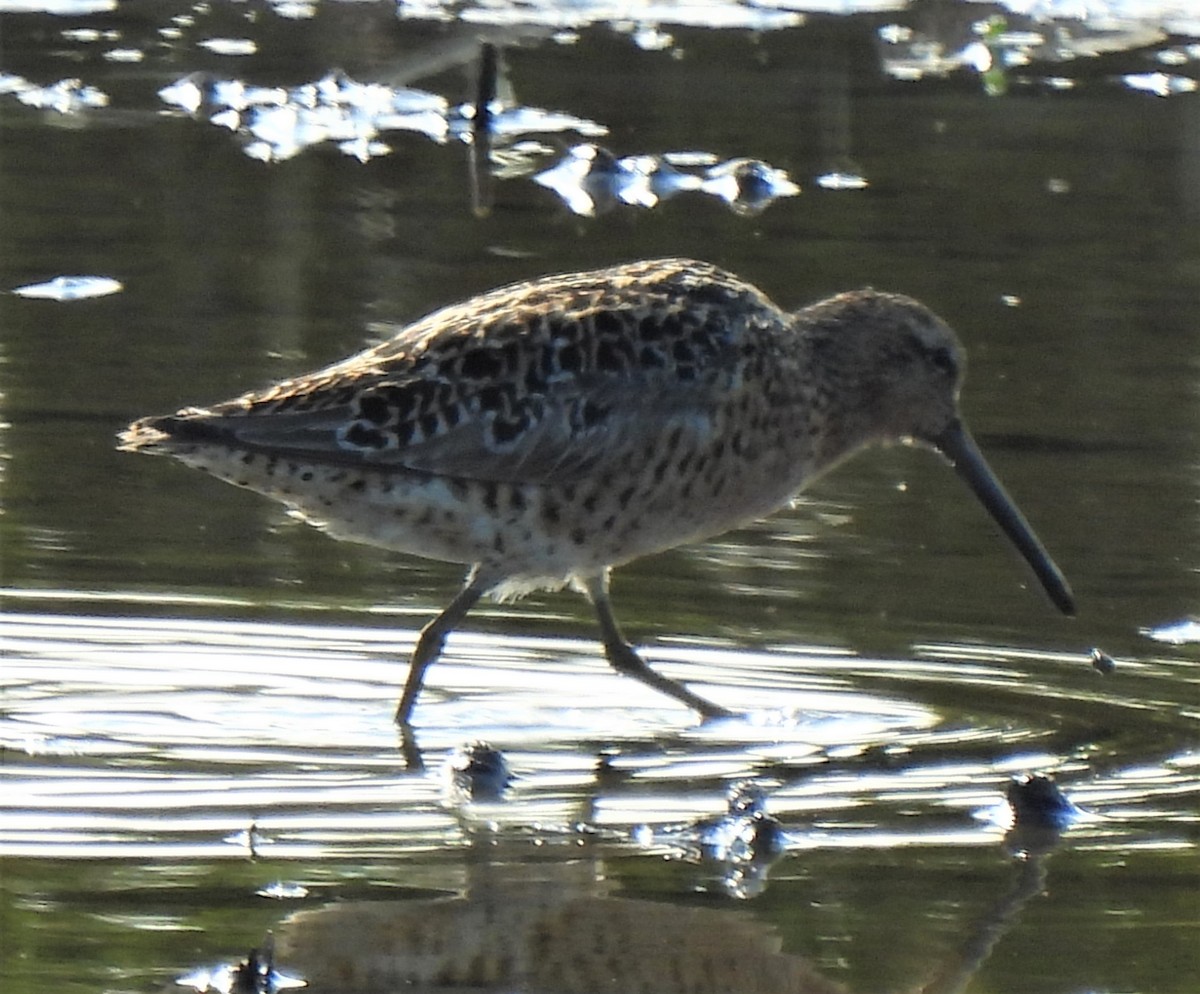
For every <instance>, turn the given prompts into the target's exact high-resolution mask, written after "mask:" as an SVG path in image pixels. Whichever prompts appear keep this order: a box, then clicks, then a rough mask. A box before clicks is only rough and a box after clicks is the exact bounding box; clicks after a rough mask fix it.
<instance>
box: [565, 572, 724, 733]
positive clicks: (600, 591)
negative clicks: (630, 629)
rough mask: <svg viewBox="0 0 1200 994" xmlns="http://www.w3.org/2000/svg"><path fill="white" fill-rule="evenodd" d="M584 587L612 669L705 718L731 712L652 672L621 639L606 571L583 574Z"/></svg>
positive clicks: (718, 716) (623, 638) (721, 716)
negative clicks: (594, 613) (585, 576)
mask: <svg viewBox="0 0 1200 994" xmlns="http://www.w3.org/2000/svg"><path fill="white" fill-rule="evenodd" d="M584 589H585V590H586V592H587V596H588V599H589V600H590V601H591V602H592V606H593V607H594V608H595V609H596V619H597V620H598V621H599V622H600V637H601V638H602V639H603V640H604V655H605V657H606V658H607V659H608V661H609V663H610V664H611V665H612V667H613V669H615V670H616V671H617V672H618V673H624V674H626V675H627V676H631V677H633V678H634V679H636V680H640V681H641V682H642V683H644V684H646V686H648V687H653V688H654V689H655V690H657V691H661V692H662V693H664V694H666V695H668V696H669V697H673V698H675V700H677V701H679V702H680V703H682V704H685V705H686V706H687V707H689V708H691V709H692V710H693V711H697V712H699V713H700V714H701V715H703V716H704V717H705V718H728V717H730V716H731V715H732V714H733V712H732V711H730V710H728V709H726V708H723V707H720V706H719V705H717V704H713V703H712V702H711V701H706V700H705V699H704V698H703V697H700V696H698V695H697V694H693V693H692V692H691V691H690V690H688V689H687V687H685V686H683V684H681V683H677V682H676V681H674V680H672V679H671V678H670V677H665V676H663V675H662V674H661V673H656V672H655V671H654V670H652V669H651V668H650V667H649V666H647V665H646V661H645V660H644V659H642V657H641V656H639V655H638V654H637V652H636V650H635V649H634V648H633V646H631V645H630V644H629V643H628V642H627V641H626V640H625V636H624V635H622V634H621V629H620V627H619V626H618V625H617V619H616V618H615V617H613V611H612V602H611V601H610V600H609V598H608V574H607V573H599V574H597V575H595V576H589V577H587V578H586V579H585V581H584Z"/></svg>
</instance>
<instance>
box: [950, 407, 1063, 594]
mask: <svg viewBox="0 0 1200 994" xmlns="http://www.w3.org/2000/svg"><path fill="white" fill-rule="evenodd" d="M933 444H934V445H935V446H936V447H937V449H938V450H939V451H940V452H941V453H942V455H944V456H945V457H946V458H947V459H949V460H950V463H951V465H953V466H954V468H955V469H956V470H958V475H959V476H961V477H962V478H963V480H965V481H966V484H967V486H969V487H970V488H971V489H972V490H973V491H974V493H975V496H976V497H978V498H979V500H980V501H981V502H982V503H983V506H984V507H986V508H987V509H988V513H989V514H990V515H991V516H992V518H993V519H994V520H995V522H996V524H998V525H999V526H1000V530H1001V531H1003V532H1004V534H1005V535H1007V536H1008V537H1009V539H1010V540H1011V541H1012V543H1013V545H1015V546H1016V547H1017V549H1018V550H1019V551H1020V553H1021V555H1022V556H1024V557H1025V561H1026V562H1027V563H1029V565H1030V566H1031V567H1033V571H1034V573H1036V574H1037V578H1038V579H1039V580H1041V581H1042V586H1043V587H1044V588H1045V590H1046V593H1047V594H1048V595H1049V597H1050V599H1051V600H1052V601H1054V604H1055V606H1056V607H1057V608H1058V609H1059V610H1060V611H1062V613H1063V614H1074V613H1075V595H1074V594H1073V593H1071V586H1070V584H1068V583H1067V579H1066V577H1065V576H1063V574H1062V570H1060V569H1059V568H1058V567H1057V566H1056V565H1055V563H1054V560H1053V559H1051V558H1050V553H1048V552H1047V551H1046V549H1045V547H1044V546H1043V545H1042V543H1041V542H1039V541H1038V538H1037V536H1036V535H1034V533H1033V529H1032V528H1030V527H1029V522H1027V521H1026V520H1025V517H1024V515H1022V514H1021V512H1020V511H1018V510H1017V505H1016V504H1014V503H1013V502H1012V498H1011V497H1009V496H1008V494H1007V493H1006V492H1005V490H1004V487H1003V486H1002V485H1001V483H1000V481H999V480H997V479H996V476H995V474H994V473H993V472H992V470H991V467H989V466H988V464H987V461H986V460H985V459H984V458H983V453H982V452H980V451H979V447H978V446H977V445H976V444H975V440H974V439H973V438H971V435H970V432H968V431H967V429H966V428H965V427H964V426H963V424H962V422H960V421H957V420H956V421H954V422H953V423H952V424H951V425H950V427H949V428H947V429H946V430H945V431H944V432H942V434H941V435H940V436H939V437H938V438H935V439H934V440H933Z"/></svg>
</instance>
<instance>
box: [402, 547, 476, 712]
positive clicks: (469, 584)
mask: <svg viewBox="0 0 1200 994" xmlns="http://www.w3.org/2000/svg"><path fill="white" fill-rule="evenodd" d="M496 582H497V581H496V578H495V577H494V576H492V575H490V574H488V575H485V571H484V570H482V569H480V567H479V566H474V567H472V568H471V572H470V573H468V574H467V579H466V582H465V583H464V584H463V587H462V589H461V590H460V591H459V592H458V593H457V594H456V595H455V596H454V600H452V601H451V602H450V603H449V604H448V605H447V606H446V610H444V611H443V612H442V613H441V614H439V615H438V616H437V617H436V618H434V619H433V621H431V622H429V624H428V625H426V626H425V627H424V628H422V629H421V635H420V637H419V638H418V639H417V645H416V648H414V649H413V654H412V659H411V660H410V661H409V664H408V679H407V680H406V681H405V682H404V693H403V694H401V695H400V703H399V704H398V705H397V706H396V724H397V725H400V726H401V727H402V728H403V727H405V726H407V725H408V720H409V718H410V717H411V715H412V709H413V705H415V704H416V703H417V695H418V694H420V692H421V685H422V684H423V683H424V682H425V671H426V670H427V669H429V667H430V666H431V665H432V664H433V663H434V662H435V661H436V660H437V658H438V656H440V655H441V654H442V647H443V646H444V645H445V644H446V636H447V635H449V634H450V633H451V632H452V631H454V629H455V628H457V627H458V624H459V622H460V621H462V620H463V618H465V617H466V615H467V612H468V611H470V610H471V608H473V607H474V606H475V605H476V604H477V603H479V598H480V597H482V596H483V595H484V594H486V593H487V592H488V591H489V590H490V589H491V588H492V587H494V586H495V585H496Z"/></svg>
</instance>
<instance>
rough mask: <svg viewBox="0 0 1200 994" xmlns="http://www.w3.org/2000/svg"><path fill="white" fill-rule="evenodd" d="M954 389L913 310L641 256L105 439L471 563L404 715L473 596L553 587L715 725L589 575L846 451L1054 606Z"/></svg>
mask: <svg viewBox="0 0 1200 994" xmlns="http://www.w3.org/2000/svg"><path fill="white" fill-rule="evenodd" d="M962 377H963V352H962V348H961V347H960V346H959V343H958V340H957V339H956V338H955V335H954V333H953V332H952V331H951V330H950V329H949V328H948V327H947V326H946V325H945V324H944V323H943V322H942V321H941V320H940V319H939V318H938V317H936V316H935V315H934V314H933V313H931V312H930V311H929V310H928V309H927V308H926V307H924V306H923V305H922V304H920V303H918V302H917V301H915V300H912V299H911V298H908V297H903V296H899V295H896V294H890V293H878V292H875V291H872V290H859V291H854V292H851V293H844V294H840V295H839V296H836V297H832V298H830V299H828V300H824V301H821V302H820V303H817V304H813V305H812V306H810V307H806V308H804V309H803V310H800V311H797V312H795V313H793V314H788V313H786V312H784V311H782V310H780V309H779V308H778V307H777V306H776V305H775V304H773V303H772V302H771V301H770V300H769V299H767V297H766V296H764V295H763V294H762V293H761V292H760V291H759V290H757V289H755V288H754V287H753V286H751V285H749V284H748V283H745V282H743V281H742V280H740V279H738V278H737V277H735V276H733V275H731V274H729V273H727V272H723V271H722V270H720V269H717V268H715V267H714V266H711V265H708V264H706V263H702V262H694V261H690V260H683V259H660V260H654V261H649V262H636V263H632V264H629V265H625V266H618V267H615V268H612V269H604V270H599V271H596V272H588V273H573V274H569V275H564V276H551V277H547V278H544V279H538V280H533V281H531V282H528V283H520V284H517V285H514V286H509V287H505V288H502V289H499V290H494V291H492V292H490V293H485V294H483V295H481V296H478V297H474V298H472V299H470V300H468V301H465V302H464V303H461V304H455V305H453V306H450V307H446V308H444V309H442V310H439V311H435V312H434V313H433V314H430V315H429V316H427V317H425V318H423V319H421V320H420V321H417V322H416V323H414V324H412V325H409V326H408V327H406V328H404V329H403V330H401V331H400V332H399V333H398V334H396V336H395V337H393V338H391V339H389V340H388V341H386V342H383V343H382V344H380V345H376V346H375V347H374V348H370V349H367V350H366V351H364V352H361V353H359V354H358V355H355V356H352V357H350V358H349V359H345V360H343V361H342V362H338V363H335V364H334V365H332V366H328V367H326V368H325V369H322V370H319V371H317V372H315V373H310V374H308V375H307V376H299V377H296V378H295V379H289V380H284V381H282V382H281V383H277V384H275V385H274V386H271V387H267V388H266V389H263V390H259V391H255V392H253V393H248V394H245V395H244V396H242V397H238V398H236V399H234V400H229V401H225V402H224V403H220V404H216V405H214V406H212V407H208V408H194V407H188V408H184V409H183V410H181V411H179V412H177V413H175V414H170V415H166V416H163V417H150V418H143V419H142V420H140V421H137V422H134V424H132V425H131V426H130V427H129V428H128V429H127V430H126V431H125V432H124V433H123V434H122V435H121V441H122V443H123V444H122V447H123V448H124V449H127V450H137V451H141V452H150V453H163V454H167V455H171V456H174V457H176V458H177V459H179V460H181V461H182V462H184V463H186V464H188V465H189V466H195V467H197V468H199V469H203V470H205V471H207V472H209V473H211V474H213V475H214V476H217V477H219V478H220V479H223V480H227V481H229V482H230V483H234V484H237V485H238V486H242V487H248V488H250V489H251V490H256V491H258V492H259V493H262V494H265V495H267V496H269V497H273V498H275V499H277V500H280V501H282V502H284V503H285V504H288V505H289V506H290V507H292V508H293V509H294V510H296V511H298V512H299V513H300V514H302V515H303V516H304V517H305V518H307V519H308V520H309V521H311V522H312V523H313V524H316V525H317V526H318V527H321V528H324V529H325V530H326V531H328V532H329V533H330V534H331V535H334V536H336V537H339V538H347V539H353V540H358V541H363V542H368V543H370V544H372V545H378V546H383V547H385V548H389V549H396V550H399V551H401V552H407V553H411V554H413V555H417V556H424V557H427V558H430V559H439V560H444V561H448V562H456V563H464V564H469V566H470V570H469V572H468V574H467V578H466V582H465V583H464V585H463V587H462V589H461V590H460V591H459V592H458V594H457V596H455V598H454V599H453V600H452V601H451V602H450V604H449V606H448V607H447V608H446V609H445V610H444V611H442V613H441V614H439V615H438V616H437V617H436V618H434V619H433V621H431V622H430V623H429V624H428V625H426V626H425V628H424V629H423V630H422V632H421V635H420V638H419V639H418V641H417V644H416V648H415V649H414V651H413V653H412V660H411V664H410V668H409V674H408V680H407V682H406V683H405V686H404V692H403V694H402V696H401V698H400V703H399V706H398V708H397V710H396V721H397V723H398V724H400V725H402V726H407V724H408V721H409V718H410V716H411V714H412V709H413V705H414V703H415V701H416V698H417V694H418V693H419V691H420V689H421V684H422V681H423V679H424V675H425V671H426V669H428V667H429V665H430V664H431V663H432V662H433V661H434V660H435V659H437V657H438V655H439V653H440V652H441V651H442V646H443V644H444V642H445V639H446V636H447V635H448V634H449V633H450V632H451V631H453V630H454V629H455V628H456V627H457V626H458V624H459V623H460V622H461V621H462V620H463V617H464V616H465V615H466V613H467V611H468V610H470V608H471V607H472V605H474V604H475V603H476V602H477V601H478V600H479V599H480V597H482V596H483V595H484V594H486V593H489V592H494V593H497V594H499V595H502V596H503V595H515V594H519V593H521V592H524V591H529V590H533V589H537V588H557V587H561V586H563V585H565V584H568V583H570V584H571V585H573V586H575V587H576V588H578V589H580V590H581V591H582V592H583V593H585V594H586V595H587V596H588V597H589V598H590V600H591V602H592V605H593V606H594V608H595V611H596V616H597V618H598V620H599V623H600V633H601V637H602V638H603V641H604V650H605V654H606V656H607V657H608V661H609V662H610V663H611V664H612V665H613V666H614V667H615V668H616V669H617V670H618V671H620V672H622V673H626V674H629V675H630V676H633V677H636V678H637V679H638V680H641V681H642V682H643V683H646V684H648V685H650V686H651V687H654V688H656V689H658V690H660V691H663V692H665V693H667V694H669V695H670V696H672V697H673V698H675V699H676V700H678V701H682V702H683V703H684V704H686V705H687V706H688V707H691V708H694V709H695V710H697V711H699V712H700V713H701V714H703V715H705V716H715V715H724V714H727V713H728V712H727V711H726V710H725V709H724V708H721V707H718V706H717V705H715V704H712V703H710V702H709V701H707V700H705V699H703V698H701V697H698V696H697V695H696V694H694V693H692V692H691V691H690V690H688V689H686V688H685V687H683V686H682V685H681V684H679V683H676V682H675V681H673V680H670V679H668V678H667V677H664V676H662V675H661V674H659V673H656V672H655V671H654V670H651V669H650V668H649V667H648V666H647V665H646V664H645V662H643V660H642V659H641V657H640V656H639V655H638V654H637V652H636V651H635V650H634V649H633V647H632V646H631V645H630V644H629V643H628V642H627V641H626V640H625V638H624V636H623V635H622V634H621V631H620V628H619V627H618V625H617V622H616V619H615V618H614V617H613V612H612V607H611V605H610V603H609V595H608V577H609V571H610V570H611V568H612V567H614V566H619V565H621V564H622V563H627V562H629V561H630V560H632V559H636V558H637V557H639V556H644V555H647V554H648V553H651V552H657V551H660V550H662V549H669V548H672V547H673V546H677V545H682V544H684V543H686V542H694V541H696V540H698V539H703V538H705V537H708V536H712V535H716V534H719V533H720V532H723V531H726V530H728V529H730V528H733V527H735V526H737V525H739V524H743V523H745V522H749V521H752V520H754V519H756V518H759V517H762V516H764V515H766V514H768V513H770V512H771V511H774V510H776V509H777V508H779V507H780V506H782V505H784V504H786V503H787V502H788V501H789V500H790V499H791V498H792V496H793V495H794V494H795V493H796V492H797V491H798V490H800V489H801V488H802V487H804V486H805V485H806V484H808V483H810V482H811V481H812V480H813V479H815V478H816V477H817V476H819V475H820V474H821V473H823V472H824V471H826V470H827V469H829V468H830V467H832V466H834V465H836V464H837V463H838V462H840V461H841V460H842V459H844V458H846V457H847V456H849V455H851V454H852V453H854V452H855V451H857V450H858V449H860V448H862V447H863V446H865V445H868V444H869V443H873V442H889V441H900V442H917V443H922V444H924V445H927V446H930V447H932V448H934V449H936V450H938V451H939V452H941V453H942V454H943V455H944V456H945V457H946V458H947V459H948V460H949V461H950V462H951V464H952V465H953V466H954V467H955V468H956V469H957V470H958V472H959V473H960V474H961V475H962V477H963V478H964V480H966V482H967V484H968V485H969V486H970V487H971V489H972V490H973V491H974V492H975V494H976V496H977V497H978V498H979V499H980V500H981V501H982V502H983V504H984V506H985V507H986V508H987V510H988V511H989V512H990V513H991V515H992V517H993V518H994V519H995V521H996V523H997V524H998V525H999V526H1000V528H1001V530H1002V531H1003V532H1004V533H1005V534H1006V535H1007V536H1008V537H1009V539H1011V540H1012V542H1013V543H1014V544H1015V545H1016V547H1017V548H1018V550H1020V552H1021V554H1022V555H1023V556H1024V557H1025V559H1026V561H1027V562H1028V563H1029V565H1030V566H1031V567H1032V568H1033V571H1034V572H1035V573H1036V574H1037V577H1038V579H1039V580H1040V581H1041V583H1042V585H1043V586H1044V587H1045V589H1046V592H1047V593H1048V594H1049V596H1050V598H1051V599H1052V600H1053V601H1054V603H1055V604H1056V605H1057V606H1058V607H1059V608H1060V609H1061V610H1062V611H1064V612H1066V613H1071V612H1072V611H1073V598H1072V594H1071V591H1070V588H1069V587H1068V585H1067V582H1066V580H1065V579H1064V577H1063V575H1062V573H1061V572H1060V571H1059V569H1058V567H1057V566H1056V565H1055V564H1054V562H1053V561H1052V560H1051V559H1050V556H1049V555H1048V554H1047V552H1046V551H1045V549H1044V548H1043V547H1042V545H1041V543H1040V542H1039V541H1038V539H1037V537H1036V536H1035V535H1034V534H1033V532H1032V530H1031V529H1030V527H1029V525H1028V524H1027V523H1026V522H1025V519H1024V518H1023V517H1022V516H1021V513H1020V511H1018V510H1017V508H1016V506H1015V505H1014V504H1013V503H1012V501H1011V500H1010V499H1009V497H1008V496H1007V494H1006V493H1005V492H1004V489H1003V488H1002V487H1001V485H1000V483H999V481H998V480H997V479H996V478H995V476H994V475H993V474H992V472H991V470H990V469H989V468H988V466H987V464H986V462H985V461H984V459H983V456H982V455H981V454H980V452H979V450H978V448H977V447H976V446H975V443H974V442H973V441H972V439H971V436H970V435H969V434H968V432H967V430H966V428H965V427H964V425H963V422H962V420H961V418H960V416H959V412H958V406H957V399H958V392H959V387H960V386H961V383H962Z"/></svg>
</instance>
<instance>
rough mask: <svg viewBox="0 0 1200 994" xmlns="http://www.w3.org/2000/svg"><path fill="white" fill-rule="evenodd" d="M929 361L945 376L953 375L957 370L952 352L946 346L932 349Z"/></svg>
mask: <svg viewBox="0 0 1200 994" xmlns="http://www.w3.org/2000/svg"><path fill="white" fill-rule="evenodd" d="M929 361H930V363H932V365H933V366H934V368H936V369H938V370H939V371H940V372H943V373H945V374H946V375H947V376H954V375H955V374H957V372H958V363H957V362H955V361H954V354H953V353H952V352H951V351H950V350H949V349H947V348H938V349H934V350H933V351H932V352H930V353H929Z"/></svg>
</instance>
